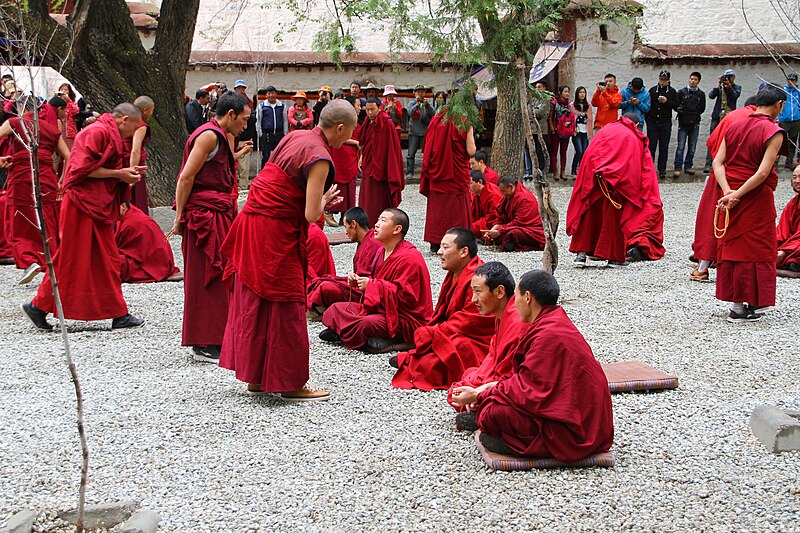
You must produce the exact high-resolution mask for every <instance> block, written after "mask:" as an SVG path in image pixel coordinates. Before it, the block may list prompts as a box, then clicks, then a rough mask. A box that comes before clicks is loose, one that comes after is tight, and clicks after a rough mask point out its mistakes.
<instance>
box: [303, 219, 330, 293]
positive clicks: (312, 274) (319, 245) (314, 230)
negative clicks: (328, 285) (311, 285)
mask: <svg viewBox="0 0 800 533" xmlns="http://www.w3.org/2000/svg"><path fill="white" fill-rule="evenodd" d="M322 220H324V219H320V220H318V221H316V222H314V223H313V224H311V225H309V227H308V245H307V246H308V278H309V281H311V280H312V279H315V278H318V277H321V276H336V264H335V263H334V262H333V254H332V253H331V243H330V241H329V240H328V237H327V236H326V235H325V232H324V231H322Z"/></svg>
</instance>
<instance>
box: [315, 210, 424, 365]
mask: <svg viewBox="0 0 800 533" xmlns="http://www.w3.org/2000/svg"><path fill="white" fill-rule="evenodd" d="M408 226H409V222H408V215H407V214H406V213H405V212H404V211H402V210H400V209H396V208H390V209H386V210H384V211H383V213H381V215H380V216H379V217H378V222H376V223H375V239H377V240H378V241H379V242H381V243H382V244H383V254H380V253H379V254H378V260H377V262H376V264H375V275H374V277H373V278H371V279H370V278H368V277H365V276H358V275H355V274H351V275H350V277H349V281H350V284H351V285H352V286H353V287H355V288H357V289H358V290H359V291H361V292H362V293H363V294H364V296H363V298H362V301H361V303H356V302H339V303H335V304H333V305H332V306H330V307H329V308H328V310H327V311H325V313H324V314H323V315H322V323H323V324H325V326H326V327H327V329H325V330H323V331H322V332H321V333H320V334H319V338H320V339H322V340H324V341H326V342H339V341H342V342H343V343H344V345H345V346H346V347H347V348H349V349H351V350H352V349H356V348H361V349H366V350H367V351H371V352H375V353H383V352H387V351H391V350H392V349H393V348H396V349H408V348H409V347H411V346H413V342H414V332H415V331H416V330H417V328H419V327H421V326H424V325H425V324H427V323H428V321H429V320H430V319H431V315H432V314H433V302H432V297H431V277H430V274H429V273H428V266H427V265H426V264H425V260H424V259H423V258H422V254H420V253H419V250H417V249H416V248H415V247H414V245H413V244H411V243H410V242H408V241H407V240H405V236H406V233H407V232H408ZM400 345H402V346H403V348H400Z"/></svg>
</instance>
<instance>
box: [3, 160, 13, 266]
mask: <svg viewBox="0 0 800 533" xmlns="http://www.w3.org/2000/svg"><path fill="white" fill-rule="evenodd" d="M10 162H11V156H0V169H2V170H5V169H7V168H8V165H9V164H10ZM6 194H7V193H6V190H5V189H2V190H0V265H13V264H14V257H13V252H12V251H11V245H10V244H9V243H8V239H7V238H6V234H7V233H10V230H9V228H8V225H9V223H10V221H9V220H7V218H6V205H7V203H6V202H7V196H6Z"/></svg>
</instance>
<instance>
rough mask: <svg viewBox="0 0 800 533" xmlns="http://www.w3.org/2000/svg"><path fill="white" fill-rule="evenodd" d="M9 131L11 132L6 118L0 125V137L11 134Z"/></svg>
mask: <svg viewBox="0 0 800 533" xmlns="http://www.w3.org/2000/svg"><path fill="white" fill-rule="evenodd" d="M11 132H12V129H11V123H10V122H9V121H8V120H6V121H5V122H3V125H2V126H0V137H6V136H7V135H11Z"/></svg>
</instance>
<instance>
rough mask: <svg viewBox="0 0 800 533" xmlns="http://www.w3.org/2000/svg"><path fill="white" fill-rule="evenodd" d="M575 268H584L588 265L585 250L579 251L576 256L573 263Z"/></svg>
mask: <svg viewBox="0 0 800 533" xmlns="http://www.w3.org/2000/svg"><path fill="white" fill-rule="evenodd" d="M573 264H574V265H575V268H583V267H585V266H586V254H585V253H584V252H579V253H578V254H577V255H576V256H575V262H574V263H573Z"/></svg>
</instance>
